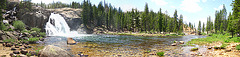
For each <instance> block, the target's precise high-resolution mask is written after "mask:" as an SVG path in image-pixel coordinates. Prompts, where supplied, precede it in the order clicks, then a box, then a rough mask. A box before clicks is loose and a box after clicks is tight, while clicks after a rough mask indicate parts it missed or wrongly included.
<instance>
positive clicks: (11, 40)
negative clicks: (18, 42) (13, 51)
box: [3, 39, 15, 43]
mask: <svg viewBox="0 0 240 57" xmlns="http://www.w3.org/2000/svg"><path fill="white" fill-rule="evenodd" d="M3 42H12V43H13V42H15V40H14V39H6V40H3Z"/></svg>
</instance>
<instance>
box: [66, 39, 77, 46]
mask: <svg viewBox="0 0 240 57" xmlns="http://www.w3.org/2000/svg"><path fill="white" fill-rule="evenodd" d="M67 44H70V45H73V44H76V41H74V40H73V39H72V38H67Z"/></svg>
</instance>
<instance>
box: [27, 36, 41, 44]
mask: <svg viewBox="0 0 240 57" xmlns="http://www.w3.org/2000/svg"><path fill="white" fill-rule="evenodd" d="M39 38H42V37H33V38H29V39H28V41H29V42H30V43H34V42H36V41H38V40H39Z"/></svg>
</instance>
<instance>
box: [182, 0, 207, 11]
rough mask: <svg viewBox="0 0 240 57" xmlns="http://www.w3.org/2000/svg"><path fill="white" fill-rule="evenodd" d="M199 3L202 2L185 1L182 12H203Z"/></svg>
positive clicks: (197, 0) (194, 0) (196, 0)
mask: <svg viewBox="0 0 240 57" xmlns="http://www.w3.org/2000/svg"><path fill="white" fill-rule="evenodd" d="M198 2H200V0H183V1H182V4H181V5H180V6H181V10H183V11H186V12H190V13H195V12H198V11H201V10H202V8H201V7H200V6H199V5H198Z"/></svg>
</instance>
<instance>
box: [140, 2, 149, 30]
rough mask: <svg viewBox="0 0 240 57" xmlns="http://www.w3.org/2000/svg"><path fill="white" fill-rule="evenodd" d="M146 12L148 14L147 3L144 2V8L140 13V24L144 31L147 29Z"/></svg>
mask: <svg viewBox="0 0 240 57" xmlns="http://www.w3.org/2000/svg"><path fill="white" fill-rule="evenodd" d="M148 14H149V10H148V4H147V3H146V5H145V9H144V12H143V13H142V17H141V18H142V19H143V20H142V24H143V26H144V27H143V28H144V31H145V32H146V31H147V24H148V20H147V19H149V18H148Z"/></svg>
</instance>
